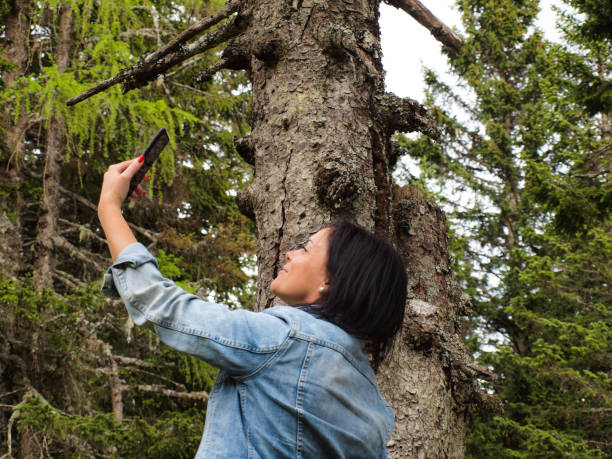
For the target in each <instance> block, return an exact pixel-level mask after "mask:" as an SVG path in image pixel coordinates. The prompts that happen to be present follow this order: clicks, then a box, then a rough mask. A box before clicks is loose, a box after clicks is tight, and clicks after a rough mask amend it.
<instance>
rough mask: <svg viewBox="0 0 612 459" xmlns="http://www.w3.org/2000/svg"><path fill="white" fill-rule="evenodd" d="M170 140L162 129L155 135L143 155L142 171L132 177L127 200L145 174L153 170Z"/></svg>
mask: <svg viewBox="0 0 612 459" xmlns="http://www.w3.org/2000/svg"><path fill="white" fill-rule="evenodd" d="M168 140H170V139H169V138H168V133H167V132H166V130H165V129H164V128H161V129H160V130H159V132H158V133H157V134H155V137H153V140H151V143H149V146H148V147H147V149H146V150H145V151H144V153H143V155H144V164H143V165H142V166H140V169H138V172H136V174H134V177H132V180H131V181H130V189H129V191H128V194H127V196H126V199H127V198H128V197H129V196H130V195H131V194H132V192H133V191H134V190H135V189H136V187H137V186H138V184H139V183H140V182H141V181H142V179H143V178H144V176H145V174H146V173H147V171H148V170H149V169H150V168H151V166H152V165H153V163H154V162H155V160H156V159H157V158H159V154H160V153H161V152H162V150H163V149H164V147H165V146H166V145H168Z"/></svg>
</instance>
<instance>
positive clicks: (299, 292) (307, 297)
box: [270, 228, 332, 306]
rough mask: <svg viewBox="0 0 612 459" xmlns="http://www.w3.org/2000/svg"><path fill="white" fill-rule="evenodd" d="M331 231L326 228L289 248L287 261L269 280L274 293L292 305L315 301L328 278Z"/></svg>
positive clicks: (325, 285) (326, 283)
mask: <svg viewBox="0 0 612 459" xmlns="http://www.w3.org/2000/svg"><path fill="white" fill-rule="evenodd" d="M331 231H332V230H331V228H324V229H322V230H321V231H319V232H318V233H315V234H313V235H312V236H311V237H310V239H308V242H307V243H306V244H305V245H304V246H301V247H299V248H297V249H295V250H291V251H289V252H287V254H286V255H285V258H286V259H287V263H286V264H285V266H283V269H281V270H280V271H279V272H278V275H277V276H276V279H274V280H273V281H272V283H271V284H270V290H271V291H272V293H274V294H275V295H276V296H278V297H279V298H280V299H281V300H283V301H284V302H285V303H287V304H288V305H291V306H293V305H296V304H309V303H316V301H317V300H318V299H319V297H320V296H321V294H322V293H323V292H324V291H325V290H327V286H328V282H329V279H328V276H327V270H326V266H327V248H328V243H329V236H330V234H331ZM321 287H323V291H321Z"/></svg>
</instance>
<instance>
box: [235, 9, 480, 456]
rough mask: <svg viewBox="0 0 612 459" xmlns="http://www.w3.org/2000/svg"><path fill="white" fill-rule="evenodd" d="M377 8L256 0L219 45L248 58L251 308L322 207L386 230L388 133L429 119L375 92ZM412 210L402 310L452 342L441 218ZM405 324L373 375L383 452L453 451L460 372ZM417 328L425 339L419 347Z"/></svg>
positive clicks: (265, 297) (427, 209) (452, 297)
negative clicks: (386, 432)
mask: <svg viewBox="0 0 612 459" xmlns="http://www.w3.org/2000/svg"><path fill="white" fill-rule="evenodd" d="M378 14H379V13H378V1H369V2H367V1H363V2H350V3H349V2H340V3H337V2H336V3H334V4H333V5H332V4H329V5H325V6H319V4H317V3H314V2H309V1H299V0H296V1H295V2H293V4H290V3H288V2H281V1H279V0H269V1H260V2H258V3H257V5H256V6H255V7H254V8H253V10H252V16H251V18H250V21H249V26H248V27H247V28H246V31H245V32H244V33H243V34H242V35H241V36H240V37H239V38H237V39H236V40H234V42H233V43H232V45H231V49H232V52H233V53H236V52H243V53H245V54H247V57H248V58H249V59H250V66H249V67H250V71H251V81H252V87H253V113H252V119H251V126H252V133H251V135H250V137H249V139H248V144H249V147H250V148H252V149H253V152H254V165H255V174H254V181H253V184H252V185H251V188H250V189H249V190H248V191H247V192H246V193H244V194H243V196H242V197H241V202H242V203H243V206H242V207H251V206H252V210H253V213H254V215H255V217H256V222H257V231H258V245H257V257H258V268H259V282H258V288H257V304H258V305H259V308H260V309H263V308H265V307H268V306H270V305H272V304H274V303H275V301H276V300H275V298H274V297H273V296H272V294H271V293H270V292H269V288H268V287H269V284H270V282H271V281H272V280H273V279H274V278H275V277H276V274H277V272H278V270H279V269H280V268H281V266H282V265H283V264H284V254H285V253H286V252H287V251H288V250H290V249H291V248H292V247H293V246H294V244H296V243H297V242H301V241H303V240H305V239H307V238H308V236H309V235H310V234H312V233H314V232H315V231H317V230H319V229H320V228H322V227H323V226H325V225H327V224H329V223H330V221H331V220H332V219H333V218H335V217H338V216H346V217H349V218H351V219H352V220H354V221H356V222H357V223H360V224H361V225H363V226H365V227H366V228H369V229H372V230H375V231H377V232H378V233H382V234H385V235H387V236H393V235H394V231H393V228H394V227H393V220H394V217H393V212H394V210H393V206H392V187H391V180H390V174H389V168H390V163H389V161H390V158H391V157H392V156H393V155H392V149H391V144H390V136H391V134H392V133H393V132H394V131H395V130H396V129H400V130H403V131H412V130H417V129H418V130H421V131H424V132H427V133H430V134H432V133H433V132H434V131H435V130H434V128H433V127H432V125H431V124H430V122H429V120H428V118H427V117H426V115H425V113H424V111H423V110H422V108H421V107H420V106H419V105H418V104H416V103H415V102H414V101H411V100H409V99H405V100H400V99H398V98H396V97H395V96H393V95H390V94H385V93H384V92H383V87H384V85H383V71H382V65H381V59H380V55H381V54H380V42H379V29H378ZM236 50H239V51H236ZM245 50H246V51H245ZM239 144H240V145H243V144H242V143H239ZM245 202H246V203H248V205H246V206H245V205H244V203H245ZM415 205H416V204H415ZM396 206H399V208H400V210H401V209H404V208H405V204H404V203H403V202H399V203H398V204H396ZM408 206H409V205H408ZM417 209H418V218H417V217H415V218H416V220H415V224H414V228H419V225H422V227H423V229H424V230H425V232H423V233H422V234H419V237H413V238H412V239H411V238H409V237H407V236H406V234H407V233H405V232H402V231H400V232H398V241H399V243H400V248H401V249H402V253H403V254H404V258H405V259H406V262H407V266H408V270H409V272H410V276H411V279H412V280H413V284H412V285H411V287H412V292H413V295H412V300H411V303H410V304H411V305H412V306H413V307H412V308H409V314H411V313H412V312H414V310H416V309H418V306H419V305H421V306H422V308H423V309H425V311H422V312H421V313H422V314H424V315H425V316H426V318H425V322H427V321H429V322H431V327H433V328H435V327H440V328H441V329H442V330H444V333H442V334H440V336H446V335H448V341H452V342H453V343H459V344H457V345H458V346H459V347H461V346H460V339H457V338H456V335H459V334H460V332H459V330H458V326H457V320H456V312H457V309H458V308H459V301H458V296H457V291H456V289H454V288H452V289H451V288H450V286H452V283H451V277H450V269H449V263H448V252H447V248H446V228H445V226H444V219H443V216H442V214H441V212H440V211H439V209H437V208H436V207H435V206H433V205H431V204H429V203H427V204H424V201H423V203H419V204H418V207H417ZM417 221H418V224H417V223H416V222H417ZM410 234H412V233H410ZM412 249H418V250H416V251H412ZM451 290H452V291H451ZM417 299H422V300H423V301H422V302H421V303H418V302H416V303H415V301H416V300H417ZM424 301H427V303H424ZM423 305H427V306H423ZM430 309H431V311H430ZM417 322H418V321H414V320H409V321H408V322H407V324H408V325H407V326H408V327H410V326H412V325H414V324H415V323H417ZM419 324H420V322H419ZM419 324H417V325H419ZM419 326H421V328H422V327H423V325H422V324H420V325H419ZM413 335H415V334H414V333H412V332H411V330H407V331H406V332H405V333H404V339H403V340H402V343H401V345H400V346H399V349H398V352H397V353H396V354H395V358H394V361H393V363H392V364H391V366H389V367H387V369H386V370H385V371H383V372H382V373H381V378H380V382H381V385H382V387H383V390H384V392H385V393H386V394H387V396H388V397H389V401H390V402H391V404H392V406H393V408H394V410H395V413H396V416H397V419H396V422H397V429H396V432H395V434H394V446H393V447H391V450H390V453H391V454H392V455H393V457H400V456H401V457H420V458H424V457H430V458H433V457H462V456H463V454H464V442H465V412H466V405H467V401H466V400H464V399H461V398H460V397H457V396H456V394H457V393H463V390H462V389H460V388H459V387H458V386H460V385H461V383H463V382H464V381H459V380H458V379H456V380H453V379H452V378H451V373H452V374H453V375H454V370H453V371H451V369H450V366H449V363H448V360H449V359H448V358H443V357H441V355H442V354H443V353H444V352H443V351H442V350H438V348H436V344H437V343H435V342H434V341H435V339H437V338H436V337H435V336H434V335H433V334H432V330H426V331H425V332H423V331H421V333H420V334H418V336H417V338H415V336H416V335H415V336H413ZM451 335H452V336H451ZM423 336H429V337H430V338H429V339H430V341H431V342H430V344H429V345H428V346H426V347H425V348H423V346H422V343H420V342H419V340H422V339H423ZM432 336H433V337H432ZM419 346H420V347H419ZM447 354H448V352H447ZM462 355H466V354H465V353H464V354H462ZM467 361H469V356H468V360H467ZM468 385H470V384H469V383H468ZM470 387H471V386H470Z"/></svg>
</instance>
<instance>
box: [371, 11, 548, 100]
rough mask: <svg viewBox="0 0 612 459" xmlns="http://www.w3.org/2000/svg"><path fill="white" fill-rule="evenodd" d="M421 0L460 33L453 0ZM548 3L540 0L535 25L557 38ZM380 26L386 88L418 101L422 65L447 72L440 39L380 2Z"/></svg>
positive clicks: (406, 14) (409, 17)
mask: <svg viewBox="0 0 612 459" xmlns="http://www.w3.org/2000/svg"><path fill="white" fill-rule="evenodd" d="M422 2H423V4H424V5H426V6H427V8H428V9H429V10H430V11H431V12H432V13H433V14H434V15H435V16H436V17H437V18H438V19H440V20H441V21H442V22H444V23H445V24H446V25H447V26H449V27H450V28H453V29H456V30H459V32H460V33H461V31H462V27H461V19H460V16H459V12H458V11H457V9H456V8H455V7H454V3H455V2H454V1H452V0H436V1H432V0H429V1H428V0H422ZM552 3H553V2H552V1H551V0H544V1H542V10H541V11H540V14H539V16H538V21H537V25H538V27H540V28H541V29H542V30H544V33H545V35H546V37H547V38H548V39H550V40H558V38H559V36H558V34H557V33H556V31H555V15H554V13H553V12H552V10H551V4H552ZM557 3H559V2H557ZM380 28H381V45H382V53H383V68H384V69H385V72H386V88H387V91H390V92H393V93H395V94H396V95H398V96H400V97H411V98H412V99H416V100H418V101H419V102H422V101H423V98H424V90H423V89H424V85H423V67H424V66H425V67H428V68H432V69H433V70H435V71H436V72H437V73H439V74H442V75H443V74H445V73H448V65H447V64H446V57H445V56H444V55H443V54H442V51H441V45H440V43H439V42H438V41H437V40H436V39H435V38H434V37H433V35H431V34H430V33H429V31H428V30H427V29H426V28H425V27H423V26H421V25H420V24H419V23H418V22H416V21H415V20H414V19H413V18H412V17H411V16H410V15H409V14H408V13H406V12H404V11H402V10H399V9H397V8H394V7H392V6H389V5H387V4H385V3H381V5H380ZM443 79H444V80H445V81H447V82H448V83H451V82H452V79H451V78H450V77H449V78H443Z"/></svg>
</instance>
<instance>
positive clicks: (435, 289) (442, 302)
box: [379, 186, 474, 459]
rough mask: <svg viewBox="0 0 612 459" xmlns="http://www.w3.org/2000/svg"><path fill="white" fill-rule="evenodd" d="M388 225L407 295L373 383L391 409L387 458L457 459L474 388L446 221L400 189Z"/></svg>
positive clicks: (462, 298)
mask: <svg viewBox="0 0 612 459" xmlns="http://www.w3.org/2000/svg"><path fill="white" fill-rule="evenodd" d="M394 220H395V228H396V232H395V234H396V239H395V242H396V246H397V247H398V249H399V251H400V253H401V255H402V258H403V259H404V262H405V263H406V268H407V272H408V286H409V287H408V288H409V295H408V304H407V311H406V318H405V320H404V327H403V329H402V332H401V336H400V338H399V339H398V343H397V344H396V347H395V349H394V353H393V355H392V358H391V359H390V361H389V362H388V363H387V365H385V367H384V368H383V369H382V370H381V372H380V375H379V381H380V383H381V386H382V391H383V393H384V395H385V397H386V398H387V400H389V402H390V403H391V405H392V406H393V407H394V409H395V422H396V426H395V432H394V434H393V438H392V441H391V443H390V445H389V457H390V458H399V457H410V458H419V459H421V458H442V457H464V455H465V434H466V431H465V424H466V414H467V407H468V406H469V403H470V401H471V398H472V395H473V389H474V387H473V386H472V385H471V381H470V380H471V378H470V377H469V372H470V369H469V368H468V367H465V365H464V364H467V365H469V362H470V361H471V358H470V355H469V352H468V351H467V349H466V348H465V346H464V344H463V340H462V337H461V330H460V325H459V321H458V316H459V315H461V314H466V313H467V312H468V308H467V306H468V303H469V297H467V295H463V294H462V293H461V290H460V289H459V288H458V286H457V284H456V283H455V281H454V280H453V277H452V273H451V270H450V259H449V254H448V246H447V235H446V219H445V216H444V213H443V212H442V211H441V210H440V209H439V208H438V207H437V206H436V205H435V203H433V202H432V201H431V200H427V199H425V198H424V197H423V194H422V193H421V192H420V191H419V190H418V189H417V188H414V187H411V186H406V187H404V188H402V189H399V190H396V193H395V197H394ZM466 371H467V372H468V374H467V375H466V374H465V372H466Z"/></svg>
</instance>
